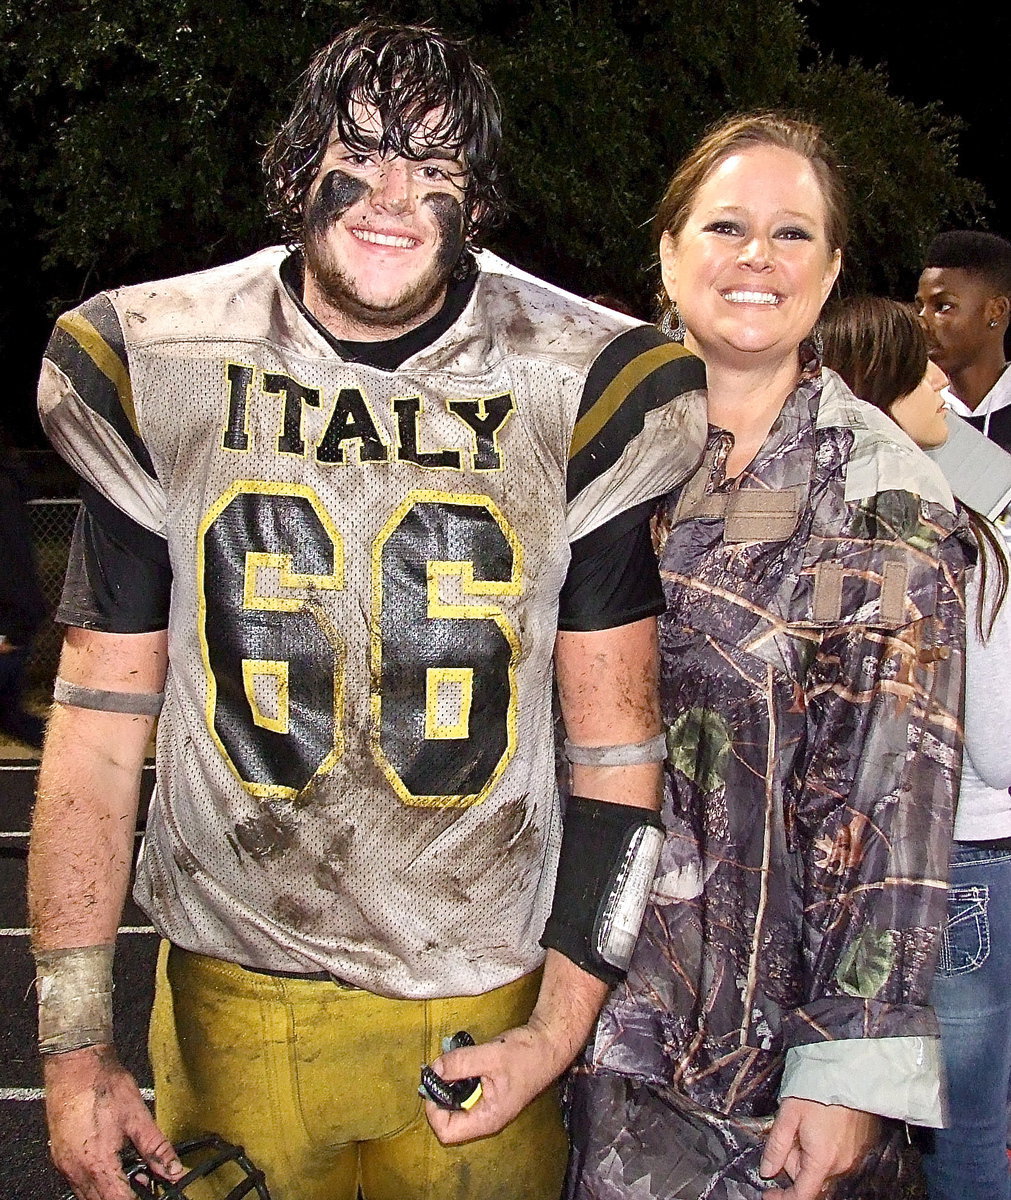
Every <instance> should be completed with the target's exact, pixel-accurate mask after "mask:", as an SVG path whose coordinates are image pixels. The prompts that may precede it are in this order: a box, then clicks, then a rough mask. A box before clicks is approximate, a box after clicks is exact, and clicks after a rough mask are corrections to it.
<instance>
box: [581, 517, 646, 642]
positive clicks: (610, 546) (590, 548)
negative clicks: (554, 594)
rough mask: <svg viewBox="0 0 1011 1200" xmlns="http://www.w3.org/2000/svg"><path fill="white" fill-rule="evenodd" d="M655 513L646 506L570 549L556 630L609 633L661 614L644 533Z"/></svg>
mask: <svg viewBox="0 0 1011 1200" xmlns="http://www.w3.org/2000/svg"><path fill="white" fill-rule="evenodd" d="M655 508H656V501H655V500H648V501H646V503H644V504H639V505H637V506H636V507H635V508H630V509H628V510H627V511H626V512H623V513H619V515H618V516H616V517H613V518H612V519H611V520H610V521H608V522H607V523H606V524H604V525H601V526H600V528H599V529H595V530H594V531H593V532H592V533H588V534H587V535H586V536H585V537H581V538H579V540H578V541H575V542H573V543H572V561H571V562H570V563H569V572H568V575H566V577H565V583H564V584H563V585H562V591H561V595H560V597H559V607H558V628H559V629H561V630H563V631H565V632H567V633H589V632H591V631H592V630H595V629H614V628H615V627H617V626H618V625H628V624H629V623H630V622H632V621H640V620H642V618H643V617H654V616H657V615H658V614H659V613H662V612H663V610H664V598H663V588H662V586H661V584H660V570H659V568H658V566H657V561H656V554H655V553H654V551H653V540H652V538H651V536H650V529H649V519H650V516H651V515H652V513H653V510H654V509H655Z"/></svg>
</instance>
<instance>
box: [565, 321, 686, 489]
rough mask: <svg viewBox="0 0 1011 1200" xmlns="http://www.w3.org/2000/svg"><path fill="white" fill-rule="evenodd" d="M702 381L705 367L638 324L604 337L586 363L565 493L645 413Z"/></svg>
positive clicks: (604, 464) (614, 451)
mask: <svg viewBox="0 0 1011 1200" xmlns="http://www.w3.org/2000/svg"><path fill="white" fill-rule="evenodd" d="M705 386H706V369H705V366H704V365H703V363H702V361H701V359H698V358H696V357H695V355H694V354H692V353H690V352H689V351H688V350H686V349H685V348H684V346H679V345H678V344H677V342H672V341H670V340H669V339H668V338H665V337H664V336H663V334H661V333H660V332H659V331H658V330H656V329H654V328H653V327H652V326H651V325H639V326H637V327H636V328H634V329H629V330H627V331H626V332H625V333H623V334H620V335H619V336H618V337H616V338H615V339H614V341H613V342H610V343H609V344H608V345H607V346H605V348H604V349H603V351H602V352H601V353H600V355H599V356H598V358H597V361H596V362H595V363H594V364H593V366H592V367H591V368H590V373H589V375H588V376H587V378H586V383H585V385H584V387H583V396H582V399H581V401H580V405H579V416H578V418H577V420H576V426H575V429H574V430H573V431H572V443H571V445H570V447H569V471H568V497H569V499H570V500H571V499H572V498H573V496H576V495H578V494H579V492H580V491H582V489H583V488H585V487H586V486H587V485H588V484H589V483H592V482H593V480H594V479H596V478H598V477H599V476H600V475H602V474H603V473H604V472H605V471H607V470H608V469H609V468H610V467H612V466H614V464H615V463H616V462H617V461H618V459H619V458H620V457H621V454H622V452H623V451H624V449H625V447H626V446H627V445H628V443H629V442H630V441H631V440H632V439H633V438H634V437H635V436H636V434H637V433H639V432H640V431H641V430H642V427H643V424H644V422H645V419H646V414H647V413H649V412H652V411H653V409H656V408H662V407H663V406H664V405H665V404H668V403H669V402H670V401H671V400H672V399H673V398H674V397H675V396H680V395H682V394H683V393H685V392H691V391H695V390H696V389H697V388H704V387H705Z"/></svg>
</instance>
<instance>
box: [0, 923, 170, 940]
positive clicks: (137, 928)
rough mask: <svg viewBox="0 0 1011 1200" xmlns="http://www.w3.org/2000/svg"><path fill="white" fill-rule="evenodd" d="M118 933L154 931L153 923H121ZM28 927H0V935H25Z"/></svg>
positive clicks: (29, 931) (28, 932) (28, 930)
mask: <svg viewBox="0 0 1011 1200" xmlns="http://www.w3.org/2000/svg"><path fill="white" fill-rule="evenodd" d="M119 932H120V933H154V926H153V925H121V926H120V927H119ZM30 933H31V930H30V929H0V937H27V936H28V935H29V934H30Z"/></svg>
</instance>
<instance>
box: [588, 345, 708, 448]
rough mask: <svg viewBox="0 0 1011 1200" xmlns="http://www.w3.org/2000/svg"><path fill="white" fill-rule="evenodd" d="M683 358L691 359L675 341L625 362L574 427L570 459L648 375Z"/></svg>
mask: <svg viewBox="0 0 1011 1200" xmlns="http://www.w3.org/2000/svg"><path fill="white" fill-rule="evenodd" d="M685 356H689V357H690V356H691V354H690V351H688V350H686V349H685V348H684V346H680V345H678V343H677V342H665V343H664V345H662V346H654V347H653V348H652V349H650V350H644V351H643V352H642V354H639V355H637V356H636V357H635V358H633V359H632V361H631V362H630V363H626V365H625V366H624V367H622V369H621V370H620V371H619V372H618V374H617V375H616V376H615V377H614V379H612V380H611V382H610V383H609V384H608V385H607V387H606V388H604V390H603V392H601V394H600V398H599V399H598V400H597V401H596V402H595V403H594V405H593V407H592V408H590V410H589V411H588V412H586V413H584V414H583V416H582V417H580V418H579V420H578V421H577V422H576V427H575V429H574V430H573V431H572V444H571V445H570V447H569V458H570V459H571V458H575V456H576V455H577V454H578V453H579V452H580V450H583V449H584V448H585V447H586V446H587V445H588V444H589V443H590V442H591V441H593V439H594V438H595V437H596V436H597V435H598V434H599V433H600V431H601V430H602V429H603V428H604V426H605V425H606V424H607V423H608V421H610V420H611V418H612V417H613V416H614V414H615V413H616V412H617V411H618V409H620V408H621V406H622V405H623V404H624V403H625V401H626V400H627V399H628V397H629V395H630V394H631V393H632V392H633V391H634V390H635V389H636V388H637V387H638V386H639V384H640V383H642V381H643V380H644V379H646V378H647V376H649V375H651V374H652V373H653V372H654V371H655V370H656V369H657V368H658V367H662V366H664V364H666V363H669V362H674V360H675V359H678V358H684V357H685Z"/></svg>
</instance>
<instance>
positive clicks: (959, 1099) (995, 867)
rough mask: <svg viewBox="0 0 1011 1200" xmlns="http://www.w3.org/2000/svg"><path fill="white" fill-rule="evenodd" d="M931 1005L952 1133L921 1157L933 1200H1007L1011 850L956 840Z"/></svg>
mask: <svg viewBox="0 0 1011 1200" xmlns="http://www.w3.org/2000/svg"><path fill="white" fill-rule="evenodd" d="M932 1000H933V1004H934V1007H935V1009H936V1010H937V1018H938V1020H939V1021H940V1024H941V1046H942V1049H943V1051H944V1060H945V1064H946V1067H947V1071H948V1102H949V1106H950V1114H949V1121H950V1127H949V1128H948V1129H939V1130H936V1131H935V1138H934V1148H933V1151H932V1152H931V1153H928V1154H925V1155H924V1158H923V1167H924V1171H925V1173H926V1176H927V1191H928V1194H929V1196H930V1200H1011V1171H1009V1169H1008V1158H1007V1134H1008V1087H1009V1081H1011V850H986V849H981V848H980V847H978V846H968V845H962V846H959V845H958V844H957V843H956V847H955V850H954V851H953V853H952V858H951V884H950V886H949V889H948V920H947V924H946V925H945V929H944V941H943V945H942V947H941V955H940V959H939V961H938V968H937V978H936V980H935V983H934V990H933V995H932Z"/></svg>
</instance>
